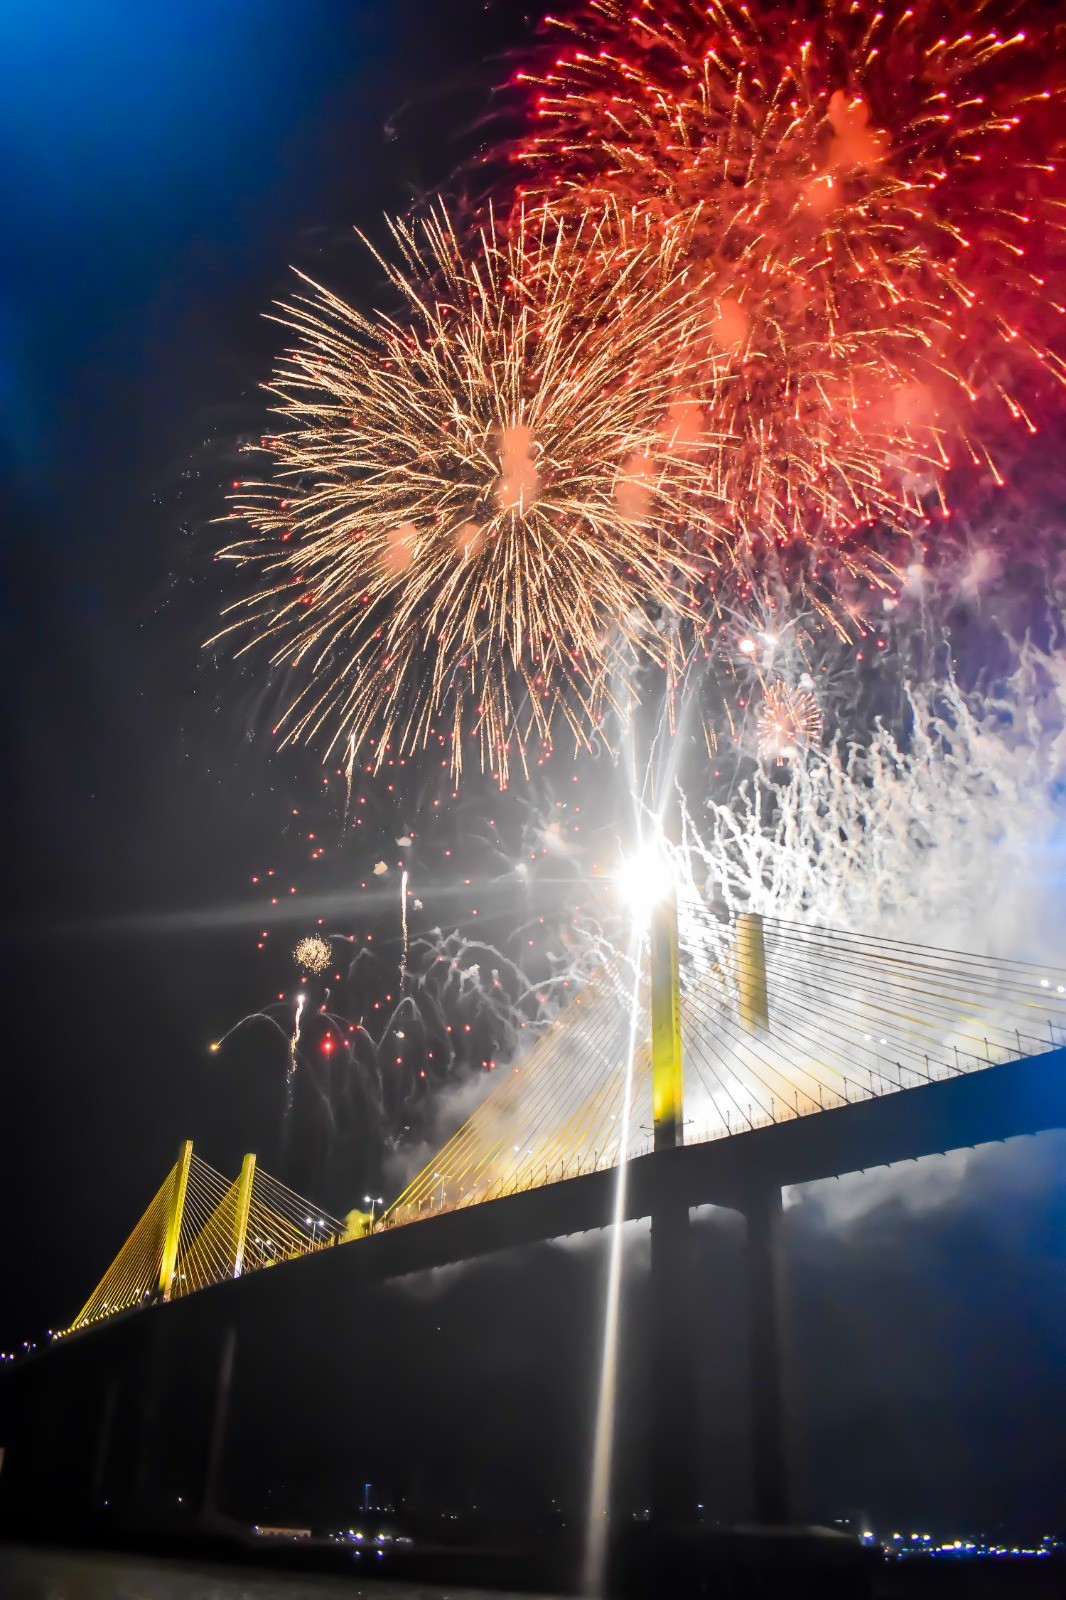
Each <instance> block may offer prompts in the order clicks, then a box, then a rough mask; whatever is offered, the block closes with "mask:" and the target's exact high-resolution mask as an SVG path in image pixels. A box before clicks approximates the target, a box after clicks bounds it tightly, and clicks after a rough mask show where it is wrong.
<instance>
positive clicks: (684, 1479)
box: [650, 1199, 699, 1525]
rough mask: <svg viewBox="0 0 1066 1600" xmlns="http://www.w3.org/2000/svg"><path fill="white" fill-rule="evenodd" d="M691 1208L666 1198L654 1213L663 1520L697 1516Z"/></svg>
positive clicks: (654, 1457) (654, 1398) (655, 1468)
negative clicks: (691, 1310)
mask: <svg viewBox="0 0 1066 1600" xmlns="http://www.w3.org/2000/svg"><path fill="white" fill-rule="evenodd" d="M691 1282H692V1232H691V1226H690V1221H689V1212H688V1207H687V1206H686V1205H685V1204H684V1203H678V1202H677V1201H672V1200H665V1199H664V1200H660V1201H659V1202H658V1203H657V1204H656V1207H655V1209H654V1211H653V1212H652V1215H651V1275H650V1290H651V1385H650V1387H651V1403H652V1421H651V1468H652V1487H651V1506H652V1511H653V1514H654V1516H655V1520H656V1522H657V1523H659V1524H668V1525H669V1524H677V1523H686V1522H692V1521H694V1519H695V1515H696V1500H697V1493H696V1460H697V1452H698V1443H699V1440H698V1431H697V1416H698V1407H697V1404H696V1374H695V1361H694V1358H693V1345H692V1326H691V1321H692V1319H691V1316H690V1314H689V1307H688V1288H689V1285H690V1283H691Z"/></svg>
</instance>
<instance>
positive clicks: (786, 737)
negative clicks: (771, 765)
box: [758, 680, 822, 761]
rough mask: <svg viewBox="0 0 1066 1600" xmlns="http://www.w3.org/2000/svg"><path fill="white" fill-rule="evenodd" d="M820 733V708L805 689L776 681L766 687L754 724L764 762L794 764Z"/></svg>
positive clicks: (813, 697)
mask: <svg viewBox="0 0 1066 1600" xmlns="http://www.w3.org/2000/svg"><path fill="white" fill-rule="evenodd" d="M821 732H822V712H821V708H820V707H819V705H818V701H817V699H816V698H815V696H814V695H813V694H812V693H811V691H810V690H809V689H796V688H793V687H792V685H791V684H788V683H782V682H781V681H780V680H779V681H778V682H776V683H771V684H769V685H768V686H767V689H766V693H765V694H764V696H763V702H762V706H761V707H760V710H759V721H758V737H759V754H760V756H761V757H762V758H763V760H764V761H796V760H797V759H798V758H799V757H800V756H802V755H803V754H804V753H805V752H806V751H807V750H809V749H810V747H811V745H812V744H814V743H815V742H816V741H817V740H818V739H819V738H820V737H821Z"/></svg>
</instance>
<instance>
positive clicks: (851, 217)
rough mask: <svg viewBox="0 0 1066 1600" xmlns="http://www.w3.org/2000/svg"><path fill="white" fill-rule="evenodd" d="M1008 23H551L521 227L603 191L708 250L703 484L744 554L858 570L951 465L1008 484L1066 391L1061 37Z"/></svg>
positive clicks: (709, 8) (696, 248)
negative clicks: (546, 209)
mask: <svg viewBox="0 0 1066 1600" xmlns="http://www.w3.org/2000/svg"><path fill="white" fill-rule="evenodd" d="M992 9H993V8H992V7H990V6H989V5H988V4H987V3H986V0H960V4H958V5H956V6H953V7H952V11H951V16H952V21H951V24H950V25H949V26H945V14H944V12H943V9H942V7H940V6H939V5H938V4H936V3H935V0H917V3H915V4H913V5H909V6H907V7H906V9H903V8H902V7H901V6H899V5H895V4H892V5H888V6H882V7H876V6H874V5H873V4H872V3H869V4H867V3H865V0H858V3H853V0H827V3H825V4H822V3H821V0H810V3H809V4H804V3H802V0H801V3H800V4H798V5H793V4H791V3H790V4H789V5H788V6H787V7H785V6H779V5H776V4H774V3H773V0H768V3H766V4H764V5H761V6H760V7H759V8H758V10H757V12H755V13H753V12H752V11H749V9H748V8H747V6H745V5H742V4H734V3H733V0H711V3H710V4H709V5H705V4H702V3H701V4H697V3H696V0H662V3H659V0H656V4H655V5H652V4H650V0H642V3H640V4H638V5H637V6H633V5H632V4H631V3H630V0H590V3H589V4H588V5H587V6H586V8H585V10H584V11H583V12H581V13H579V14H578V15H577V17H576V18H575V19H573V20H571V21H567V22H557V21H556V20H555V19H552V23H553V25H554V27H555V29H556V30H562V32H563V34H564V38H565V44H564V48H563V49H562V51H557V52H556V53H555V54H554V56H553V62H552V65H551V67H550V68H549V69H548V70H547V71H545V72H544V73H543V74H540V75H537V74H530V75H528V76H529V77H530V78H531V80H532V81H533V82H534V83H535V84H536V89H537V94H536V98H535V103H534V110H535V113H536V117H535V123H534V129H533V132H532V133H531V134H530V136H529V137H528V138H527V140H526V141H525V143H524V145H523V146H522V147H521V149H520V150H519V152H518V155H519V159H520V162H521V163H522V165H523V167H524V173H525V177H524V185H523V186H524V190H525V195H524V198H523V204H525V205H527V206H528V205H530V204H531V203H532V202H534V201H535V200H537V199H542V200H546V201H547V202H548V203H550V204H551V205H552V206H554V207H560V206H565V205H566V204H567V202H568V200H569V201H571V202H573V203H575V204H579V205H581V206H584V205H587V204H588V203H589V197H590V195H591V196H593V197H595V196H597V195H610V196H612V197H613V198H614V199H615V200H616V201H617V202H619V204H620V205H624V207H627V208H634V209H636V210H637V211H638V213H640V214H643V215H645V216H648V217H652V218H654V219H656V221H657V222H658V223H659V224H660V225H661V226H662V227H663V228H664V230H665V231H669V230H670V229H671V228H674V227H676V226H678V225H684V226H685V227H686V228H689V229H691V230H692V242H693V253H694V255H695V256H696V257H697V261H696V266H697V269H698V271H699V272H700V273H702V275H703V279H704V294H705V319H704V320H705V333H706V340H707V359H708V363H709V365H710V366H711V367H712V368H713V370H714V374H715V376H714V382H715V384H716V393H717V403H718V411H717V423H719V424H720V426H721V430H722V432H723V433H725V434H728V435H729V436H730V437H731V439H732V448H731V449H730V450H729V451H727V452H723V453H721V454H720V455H719V456H718V457H716V459H715V463H714V467H713V470H712V474H711V476H712V479H713V482H714V489H715V493H716V494H718V495H720V496H721V497H722V498H723V499H724V500H725V501H726V503H727V504H729V505H731V506H733V507H734V508H735V512H736V517H737V537H738V539H740V540H741V541H743V540H744V539H747V540H748V541H749V542H750V543H751V544H752V546H753V547H754V553H755V554H757V553H758V550H759V549H760V548H762V547H764V546H763V541H764V540H765V539H766V537H767V536H769V537H770V539H771V541H776V542H777V543H778V544H781V543H787V542H788V541H790V540H792V539H793V538H794V537H795V536H797V535H801V536H802V537H803V538H805V539H806V540H808V541H819V542H821V544H822V545H823V546H824V547H825V548H826V550H827V551H828V553H829V554H830V556H831V557H832V558H833V559H835V560H836V561H837V562H838V563H839V561H840V560H841V559H843V561H844V562H845V563H848V562H853V561H854V560H855V559H858V560H859V561H860V564H861V561H862V559H863V558H862V555H861V553H860V554H859V555H858V556H857V557H856V554H855V552H856V541H855V540H854V539H853V538H852V535H853V533H854V530H855V529H857V528H858V527H860V526H861V525H862V524H864V523H868V522H870V521H871V520H874V519H886V520H888V521H898V520H899V519H900V518H901V517H909V516H912V515H916V514H921V513H922V512H923V510H924V508H925V506H926V504H927V503H928V499H929V497H930V496H931V495H932V494H934V493H937V492H939V493H941V494H942V493H943V480H944V476H945V473H946V471H947V469H948V467H949V466H950V465H952V464H953V462H954V461H955V460H959V459H964V458H966V457H967V456H968V457H969V458H970V459H971V460H972V461H974V462H975V463H977V464H979V465H981V466H982V467H983V468H986V469H990V470H991V474H992V476H993V477H997V478H998V469H997V467H996V465H995V463H994V461H993V459H992V454H991V453H990V451H989V443H988V441H990V440H991V441H992V443H993V446H994V442H995V440H996V438H997V436H998V435H999V434H1000V433H1001V432H1003V431H1004V430H1003V429H1002V428H1001V426H1000V424H1001V423H1002V422H1007V423H1010V424H1015V423H1019V424H1021V425H1022V426H1023V427H1028V428H1030V429H1035V423H1034V422H1033V421H1032V419H1031V411H1032V409H1033V407H1032V399H1031V397H1032V395H1033V394H1034V392H1036V391H1037V390H1039V388H1040V387H1041V384H1042V382H1043V380H1044V379H1046V378H1048V377H1051V378H1053V379H1055V380H1057V381H1058V382H1060V383H1061V382H1062V380H1063V377H1064V375H1066V368H1064V365H1063V361H1062V359H1061V355H1062V351H1061V344H1062V335H1063V320H1062V318H1063V307H1062V306H1061V305H1060V304H1057V303H1056V300H1055V296H1054V295H1053V294H1052V293H1051V292H1050V290H1049V287H1048V283H1049V277H1050V271H1049V269H1050V268H1051V267H1052V266H1053V265H1054V264H1055V263H1058V264H1059V265H1060V266H1061V257H1062V246H1061V241H1062V224H1063V184H1062V181H1061V178H1062V168H1061V159H1060V158H1061V146H1062V137H1061V125H1062V122H1061V119H1062V114H1063V109H1062V101H1063V98H1064V91H1063V88H1062V84H1061V81H1060V80H1055V79H1049V67H1050V65H1051V63H1052V62H1053V61H1054V59H1055V58H1056V55H1057V53H1058V46H1057V44H1056V40H1055V39H1054V38H1052V37H1051V35H1050V33H1049V30H1054V29H1057V28H1060V27H1061V26H1062V25H1061V22H1055V21H1047V20H1042V19H1041V18H1040V17H1035V18H1032V17H1029V15H1028V11H1027V10H1026V8H1024V7H1022V6H1021V5H1019V4H1014V3H1012V0H1004V3H1003V4H1001V5H999V6H997V7H996V8H995V11H996V14H997V15H996V16H993V15H992ZM1023 11H1025V13H1026V28H1025V29H1021V28H1018V27H1017V22H1018V20H1019V18H1020V17H1021V15H1022V13H1023ZM1047 16H1048V17H1051V16H1052V13H1050V12H1049V13H1048V14H1047ZM997 17H998V20H997ZM1049 83H1050V87H1049ZM1056 119H1058V124H1057V126H1058V131H1057V129H1056ZM1049 330H1050V332H1049ZM1056 347H1057V350H1056ZM723 371H724V373H725V380H726V381H725V382H724V383H723V382H722V374H723Z"/></svg>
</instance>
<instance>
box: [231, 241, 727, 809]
mask: <svg viewBox="0 0 1066 1600" xmlns="http://www.w3.org/2000/svg"><path fill="white" fill-rule="evenodd" d="M393 235H394V240H395V244H396V247H397V249H396V253H395V256H394V258H393V259H391V260H385V259H383V258H382V257H378V259H379V261H380V263H381V265H382V267H383V268H384V270H385V272H386V274H387V277H388V281H389V283H390V285H391V287H392V289H393V291H394V292H395V293H396V295H397V298H398V300H399V301H400V304H401V307H402V311H401V312H400V313H398V314H397V315H395V316H386V315H383V314H378V315H371V316H364V315H362V314H361V313H360V312H358V311H357V310H355V309H353V308H352V307H351V306H350V305H348V304H347V303H346V302H345V301H344V300H342V299H340V298H339V297H338V296H337V295H336V294H333V293H331V292H330V291H329V290H327V289H324V288H321V287H320V286H318V285H317V284H314V283H312V282H311V281H310V280H308V279H304V284H305V292H304V293H302V294H301V295H300V296H299V298H297V299H296V300H295V301H294V302H293V303H291V304H289V305H287V306H285V307H283V308H282V310H281V314H280V316H279V319H278V320H280V321H281V322H282V323H283V324H284V325H285V326H287V327H288V328H289V329H291V330H292V332H293V333H294V334H295V336H296V338H295V343H294V345H293V347H292V348H291V349H290V350H289V351H288V353H287V354H286V356H285V357H284V359H283V360H282V362H281V363H280V365H279V367H278V370H277V372H276V375H275V377H274V380H273V383H272V384H271V385H270V392H271V394H272V395H273V397H274V400H275V402H276V408H277V411H278V412H279V414H280V417H281V419H282V426H281V428H280V429H279V430H278V432H277V433H275V434H273V435H272V436H270V437H269V438H267V439H265V440H264V441H263V445H262V448H263V451H264V452H265V454H266V457H267V459H268V464H269V467H270V469H271V470H270V475H269V476H268V477H267V478H266V479H265V480H261V481H257V482H250V483H244V484H242V485H240V487H239V491H238V493H237V494H236V495H235V497H234V510H235V514H236V516H237V517H238V518H240V519H241V520H242V521H243V522H244V523H245V524H246V525H247V526H248V527H249V528H250V529H251V534H250V536H249V537H246V538H242V539H241V540H240V541H239V542H237V543H235V544H232V545H230V546H229V547H227V548H226V549H225V550H224V551H223V552H222V555H223V557H225V558H228V559H230V560H233V561H236V562H238V563H239V564H240V565H241V566H242V567H245V568H247V569H248V570H249V571H250V573H251V574H252V575H253V578H254V583H253V586H252V588H251V591H250V592H249V593H248V594H246V595H245V596H244V597H243V598H242V599H241V600H239V601H238V602H237V603H236V604H235V605H234V606H233V607H232V608H231V611H230V620H229V627H230V628H237V629H241V630H243V631H245V632H246V634H247V638H246V640H245V641H244V644H243V646H242V648H243V649H244V650H248V649H252V648H256V647H264V646H265V647H266V650H267V653H268V660H269V665H270V667H271V669H272V672H273V673H274V674H277V675H279V676H280V677H281V679H282V681H283V682H284V685H285V700H284V704H283V709H282V713H281V716H280V719H279V729H280V732H281V733H282V736H283V741H289V740H301V739H311V738H318V739H320V741H321V743H322V744H323V746H324V748H325V750H326V752H327V754H328V753H329V752H330V751H333V750H335V749H336V748H337V747H338V746H341V747H342V748H345V749H346V750H347V751H348V753H349V761H350V763H354V762H355V761H357V760H358V761H362V762H364V763H366V764H368V765H372V766H378V765H380V763H381V762H382V761H383V760H384V759H385V751H386V748H387V747H388V748H390V749H391V750H392V753H393V754H394V755H399V754H401V753H410V752H412V751H414V750H417V749H420V748H424V747H426V746H427V745H429V744H430V743H431V742H436V741H437V740H439V741H440V742H441V743H442V744H443V745H444V746H445V747H446V749H447V751H448V753H449V755H450V759H451V762H452V764H453V766H454V768H455V769H456V770H458V769H459V767H460V765H461V761H462V755H463V749H464V745H465V744H466V743H467V742H468V741H473V742H474V744H475V745H476V746H478V747H479V748H480V755H481V760H482V764H483V765H486V766H488V767H490V768H491V769H492V770H493V771H494V772H495V773H496V774H497V775H498V777H499V778H500V780H501V781H504V780H505V779H506V776H507V772H508V766H509V761H510V759H511V757H512V755H513V754H514V753H515V752H518V753H519V755H520V756H521V757H522V758H523V759H524V757H525V752H526V750H527V748H528V746H529V743H530V741H531V740H533V739H537V740H540V741H542V742H545V743H546V742H548V741H549V740H550V739H551V736H552V732H553V728H554V726H555V724H556V723H557V722H558V721H559V720H560V719H561V720H562V722H563V723H564V724H565V725H568V726H569V728H570V729H571V730H572V732H573V734H574V736H575V738H576V740H578V741H579V742H588V740H589V739H590V738H591V737H592V736H593V734H594V733H595V731H596V729H597V728H598V726H599V724H600V723H601V722H602V720H603V718H604V717H605V715H606V714H607V713H608V712H609V711H610V710H612V709H617V708H619V707H620V706H621V705H622V704H623V703H624V701H625V699H626V697H627V696H628V695H629V694H630V692H631V691H630V689H629V688H628V684H629V682H630V677H631V675H630V669H631V667H632V665H633V664H634V663H635V662H639V661H641V660H650V661H654V662H657V663H659V664H660V665H661V666H664V667H665V668H667V670H668V671H669V670H672V667H673V665H674V663H675V659H676V654H677V644H676V630H677V625H678V621H679V619H681V618H683V617H685V616H687V615H688V602H687V600H686V598H685V591H686V587H687V585H688V583H689V580H690V578H691V576H692V573H693V566H692V562H691V560H690V559H689V557H688V556H687V555H686V541H687V540H689V539H690V538H691V529H690V522H691V502H692V495H691V490H692V486H693V483H694V482H695V480H696V478H697V476H698V475H699V473H701V472H704V473H705V470H706V469H705V467H703V468H698V467H697V466H696V464H695V459H694V457H695V450H696V444H697V443H699V445H700V447H701V448H702V447H703V446H704V440H703V433H704V428H703V420H702V413H701V412H700V410H699V408H698V407H697V406H696V405H695V403H694V402H693V401H692V400H691V399H687V398H686V397H684V396H683V395H680V396H679V390H678V383H677V372H678V363H679V362H680V364H681V366H682V367H683V365H684V355H683V352H684V349H685V348H686V343H687V341H688V339H689V338H690V337H691V318H692V309H691V306H689V304H688V302H687V300H686V296H685V292H684V273H683V271H681V270H680V269H679V266H678V261H679V257H680V255H681V252H680V251H679V249H678V247H677V245H676V243H675V242H674V241H672V240H667V241H665V242H662V241H660V240H659V239H658V237H657V235H655V234H652V233H650V232H649V230H645V232H644V236H643V237H642V238H640V239H635V240H634V239H632V238H629V239H627V248H626V250H625V255H624V259H619V258H618V256H617V253H616V252H615V251H614V248H613V243H612V249H611V251H608V250H606V248H605V241H606V240H607V239H608V238H610V239H611V240H612V241H614V240H616V239H617V237H618V225H617V219H612V220H610V221H608V219H607V218H605V217H600V218H599V219H598V220H597V219H595V218H592V217H588V216H582V217H579V218H578V219H577V220H576V221H574V220H570V221H566V222H563V221H557V220H556V219H553V218H552V217H550V216H549V215H548V214H546V213H542V215H541V217H540V219H539V222H538V226H537V227H536V228H535V229H533V228H519V229H517V230H514V231H513V232H508V234H507V235H506V236H505V235H504V234H503V233H502V232H501V231H498V230H497V229H496V228H495V227H494V226H493V225H491V223H490V225H489V226H487V227H486V228H485V229H484V231H483V232H482V233H481V234H480V235H479V236H478V237H477V239H476V241H475V245H474V248H473V249H471V250H468V251H464V250H463V249H462V248H461V247H460V244H459V242H458V239H457V237H456V234H455V232H454V230H453V227H452V224H451V222H450V221H449V219H448V218H447V216H446V215H445V214H443V213H441V212H438V213H436V214H435V215H434V216H433V217H432V218H431V219H430V220H428V221H426V222H423V223H420V224H416V225H414V226H407V225H402V224H397V225H395V226H394V228H393ZM596 263H599V264H598V265H597V264H596ZM664 342H669V344H670V345H671V347H672V349H673V351H674V354H675V360H674V361H673V362H672V364H671V367H670V370H669V371H668V372H664V371H663V370H662V368H661V366H660V364H659V362H658V360H657V353H658V352H659V350H660V349H661V348H662V345H663V343H664ZM700 503H701V508H702V509H701V512H700V514H701V516H702V517H704V518H706V519H708V520H709V516H710V513H709V512H708V509H707V507H708V502H707V500H706V497H703V498H702V499H701V502H700ZM705 533H706V530H705ZM706 542H707V541H706V538H705V539H704V545H705V547H706ZM711 543H712V544H713V540H712V541H711Z"/></svg>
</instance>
